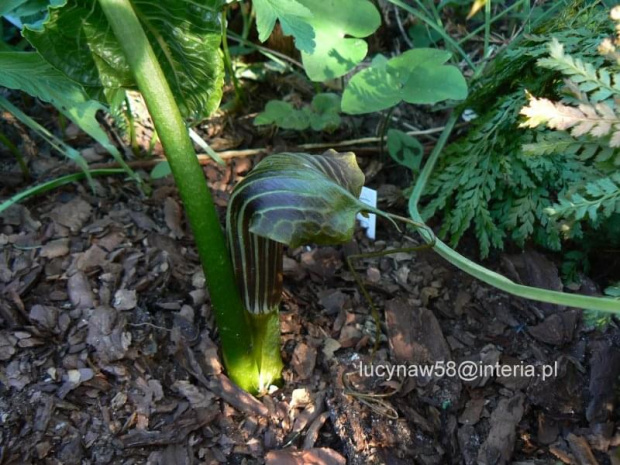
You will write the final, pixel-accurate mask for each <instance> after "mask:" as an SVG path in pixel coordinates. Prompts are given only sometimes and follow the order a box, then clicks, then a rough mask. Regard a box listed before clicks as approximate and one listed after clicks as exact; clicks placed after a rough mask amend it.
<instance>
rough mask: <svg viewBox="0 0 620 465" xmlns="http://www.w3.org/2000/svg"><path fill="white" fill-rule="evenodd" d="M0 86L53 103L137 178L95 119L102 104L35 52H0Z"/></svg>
mask: <svg viewBox="0 0 620 465" xmlns="http://www.w3.org/2000/svg"><path fill="white" fill-rule="evenodd" d="M0 86H1V87H8V88H9V89H16V90H21V91H23V92H26V93H28V94H30V95H32V96H33V97H36V98H39V99H41V100H43V101H45V102H49V103H51V104H53V105H54V106H55V107H56V108H58V110H59V111H61V112H62V113H63V114H64V115H65V116H66V117H67V118H69V119H70V120H71V121H73V122H74V123H75V124H77V125H78V126H79V127H80V128H82V130H83V131H84V132H86V133H87V134H88V135H90V136H91V137H92V138H93V139H95V140H96V141H97V142H99V143H100V144H101V145H102V146H103V147H105V149H106V150H108V152H110V153H111V154H112V156H113V157H114V158H115V160H116V161H117V162H118V163H120V164H121V166H122V167H123V168H124V169H125V170H127V173H128V174H130V175H132V176H133V177H134V178H135V179H136V180H139V178H138V177H137V175H136V174H135V173H133V171H132V170H131V169H130V168H129V167H128V166H127V165H126V164H125V162H124V160H123V157H122V156H121V154H120V152H119V151H118V149H117V148H116V147H115V146H114V144H112V143H111V142H110V139H109V138H108V135H107V134H106V132H105V131H104V130H103V129H102V128H101V125H100V124H99V122H98V121H97V112H98V111H100V110H104V107H103V106H102V105H101V104H100V103H99V102H96V101H94V100H90V99H89V98H88V96H87V95H86V93H85V92H84V90H83V89H82V87H80V85H79V84H77V83H75V82H73V81H71V80H70V79H69V78H67V76H65V75H64V74H63V73H61V72H60V71H58V70H57V69H56V68H54V67H53V66H51V65H50V64H49V63H48V62H47V61H45V60H44V59H43V58H42V57H41V56H40V55H39V54H38V53H34V52H0ZM71 150H73V149H71ZM84 163H85V162H84Z"/></svg>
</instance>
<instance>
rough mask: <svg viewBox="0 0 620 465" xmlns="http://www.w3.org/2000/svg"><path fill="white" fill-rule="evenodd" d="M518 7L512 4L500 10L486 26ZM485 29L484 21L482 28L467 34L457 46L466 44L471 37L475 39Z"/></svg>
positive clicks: (517, 4)
mask: <svg viewBox="0 0 620 465" xmlns="http://www.w3.org/2000/svg"><path fill="white" fill-rule="evenodd" d="M520 6H521V4H520V3H514V4H512V5H510V6H509V7H508V8H506V9H505V10H502V11H501V12H500V13H498V14H497V15H495V16H493V17H492V18H490V19H489V21H488V24H489V25H490V24H493V23H494V22H496V21H499V20H500V19H502V18H503V17H504V16H506V15H507V14H509V13H510V12H511V11H512V10H516V9H517V8H518V7H520ZM486 27H487V21H485V22H484V24H483V25H482V26H479V27H477V28H476V29H474V30H473V31H471V32H470V33H469V34H467V35H466V36H465V37H463V38H462V39H459V40H458V42H457V43H458V44H459V45H461V44H464V43H465V42H467V41H468V40H469V39H471V38H472V37H476V36H477V35H478V34H479V33H480V32H482V31H484V30H485V28H486Z"/></svg>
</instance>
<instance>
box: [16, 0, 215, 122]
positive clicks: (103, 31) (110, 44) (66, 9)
mask: <svg viewBox="0 0 620 465" xmlns="http://www.w3.org/2000/svg"><path fill="white" fill-rule="evenodd" d="M132 5H133V7H134V9H135V11H136V14H137V15H138V17H139V18H140V21H141V22H142V25H143V26H144V30H145V32H146V34H147V36H148V38H149V41H150V42H151V45H152V46H153V49H154V50H155V53H156V55H157V58H158V59H159V62H160V64H161V66H162V68H163V70H164V73H165V74H166V78H167V79H168V82H169V84H170V87H171V88H172V91H173V93H174V95H175V98H176V100H177V104H178V105H179V108H180V109H181V111H182V113H183V114H184V116H186V117H188V118H192V119H200V118H202V117H204V116H206V115H208V114H209V113H211V112H212V111H214V110H215V109H216V108H217V106H218V105H219V102H220V99H221V95H222V84H223V66H222V60H221V57H220V53H219V45H220V36H221V25H220V20H219V10H220V7H221V5H222V0H203V1H201V2H192V1H187V0H160V1H157V2H156V1H153V0H134V1H133V2H132ZM24 35H25V36H26V38H27V39H28V40H29V41H30V42H31V43H32V44H33V45H34V46H35V47H36V48H37V50H38V52H39V53H40V54H41V55H42V56H43V57H44V58H45V59H46V60H48V61H49V62H50V63H51V64H52V65H53V66H54V67H56V68H58V69H59V70H61V71H62V72H64V73H65V74H66V75H67V76H69V77H70V78H71V79H72V80H74V81H76V82H77V83H79V84H81V85H82V86H83V87H84V88H85V89H86V91H87V92H88V93H89V95H91V96H93V97H95V98H97V99H100V100H106V101H108V102H110V101H112V100H115V98H116V97H117V95H118V91H119V90H122V89H124V88H132V87H134V86H135V82H134V79H133V76H132V73H131V70H130V68H129V65H128V63H127V61H126V59H125V56H124V54H123V53H122V51H121V48H120V44H119V43H118V41H117V40H116V37H115V36H114V34H113V32H112V29H111V28H110V26H109V24H108V22H107V20H106V17H105V15H104V13H103V11H102V10H101V8H100V6H99V3H98V2H97V1H96V0H67V1H66V2H65V4H64V6H62V7H56V8H50V14H49V18H48V19H47V20H46V21H45V23H44V24H43V27H42V28H41V30H34V29H32V28H27V29H25V30H24ZM104 96H105V98H104Z"/></svg>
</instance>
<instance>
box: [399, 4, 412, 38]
mask: <svg viewBox="0 0 620 465" xmlns="http://www.w3.org/2000/svg"><path fill="white" fill-rule="evenodd" d="M394 15H395V16H396V24H398V29H399V30H400V33H401V34H402V35H403V39H404V40H405V43H406V44H407V45H408V46H409V48H413V42H411V39H410V38H409V35H408V34H407V31H405V28H404V27H403V22H402V21H401V19H400V14H399V13H398V7H397V6H396V5H394Z"/></svg>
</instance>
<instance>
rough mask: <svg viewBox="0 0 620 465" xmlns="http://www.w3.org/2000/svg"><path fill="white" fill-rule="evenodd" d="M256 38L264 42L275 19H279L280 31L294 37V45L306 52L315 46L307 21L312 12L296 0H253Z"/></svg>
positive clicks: (312, 32) (312, 33) (271, 29)
mask: <svg viewBox="0 0 620 465" xmlns="http://www.w3.org/2000/svg"><path fill="white" fill-rule="evenodd" d="M253 4H254V9H255V10H256V28H257V29H258V38H259V40H260V41H261V42H265V41H266V40H267V39H268V38H269V36H270V35H271V32H272V31H273V28H274V26H275V25H276V20H278V21H280V26H281V27H282V32H284V34H286V35H292V36H293V37H294V38H295V46H296V47H297V48H298V49H299V50H302V51H304V52H306V53H312V52H313V50H314V47H315V41H314V30H313V29H312V26H311V25H310V24H309V23H308V19H309V18H310V17H311V16H312V12H311V11H310V10H309V9H308V8H306V7H305V6H304V5H302V4H301V3H300V2H299V1H297V0H254V2H253Z"/></svg>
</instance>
